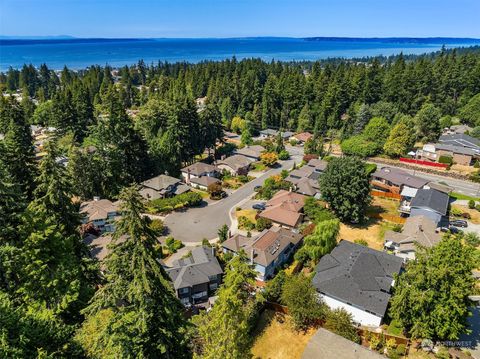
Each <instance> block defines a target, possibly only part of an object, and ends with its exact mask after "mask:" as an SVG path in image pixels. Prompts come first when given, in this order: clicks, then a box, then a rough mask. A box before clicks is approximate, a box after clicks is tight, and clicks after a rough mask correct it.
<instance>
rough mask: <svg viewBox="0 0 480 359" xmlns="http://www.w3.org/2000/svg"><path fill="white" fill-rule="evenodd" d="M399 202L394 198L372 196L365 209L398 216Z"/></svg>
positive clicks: (368, 211)
mask: <svg viewBox="0 0 480 359" xmlns="http://www.w3.org/2000/svg"><path fill="white" fill-rule="evenodd" d="M399 205H400V202H399V201H398V200H395V199H390V198H382V197H373V200H372V203H371V204H370V207H369V208H368V210H367V213H381V214H382V213H383V214H391V215H395V216H398V215H399V214H398V206H399Z"/></svg>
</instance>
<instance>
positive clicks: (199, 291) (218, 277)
mask: <svg viewBox="0 0 480 359" xmlns="http://www.w3.org/2000/svg"><path fill="white" fill-rule="evenodd" d="M165 270H166V272H167V274H168V275H169V276H170V278H171V280H172V282H173V287H174V288H175V292H176V294H177V297H178V298H179V299H180V301H181V302H182V303H183V304H184V305H187V304H198V303H205V302H207V301H208V298H209V297H210V296H212V295H213V294H214V293H215V291H216V290H217V288H218V287H219V286H220V284H221V283H222V275H223V271H222V267H220V264H219V263H218V260H217V258H216V257H215V249H214V248H213V247H208V246H199V247H195V248H193V249H192V250H191V252H190V255H189V256H188V257H186V258H181V259H178V260H176V261H174V262H173V267H172V268H165Z"/></svg>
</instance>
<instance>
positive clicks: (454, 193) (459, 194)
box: [450, 192, 480, 201]
mask: <svg viewBox="0 0 480 359" xmlns="http://www.w3.org/2000/svg"><path fill="white" fill-rule="evenodd" d="M450 197H453V198H455V199H464V200H467V201H470V200H471V199H473V200H474V201H480V198H479V197H472V196H467V195H466V194H462V193H458V192H452V193H450Z"/></svg>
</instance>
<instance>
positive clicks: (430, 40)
mask: <svg viewBox="0 0 480 359" xmlns="http://www.w3.org/2000/svg"><path fill="white" fill-rule="evenodd" d="M304 40H306V41H344V42H378V43H398V44H440V45H443V44H445V45H447V44H459V43H461V44H478V43H480V39H475V38H468V37H305V38H304Z"/></svg>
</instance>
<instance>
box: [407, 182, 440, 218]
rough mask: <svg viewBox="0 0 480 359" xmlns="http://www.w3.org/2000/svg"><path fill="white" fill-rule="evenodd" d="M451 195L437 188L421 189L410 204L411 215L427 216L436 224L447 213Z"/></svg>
mask: <svg viewBox="0 0 480 359" xmlns="http://www.w3.org/2000/svg"><path fill="white" fill-rule="evenodd" d="M448 203H449V195H448V194H447V193H444V192H441V191H438V190H436V189H432V188H430V189H419V190H418V191H417V194H416V195H415V197H414V198H413V199H412V202H411V204H410V207H411V210H410V216H411V217H414V216H422V215H423V216H426V217H428V218H429V219H431V220H432V221H433V222H434V223H435V225H437V226H438V225H439V224H440V222H442V219H443V218H444V216H446V215H447V211H448Z"/></svg>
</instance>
